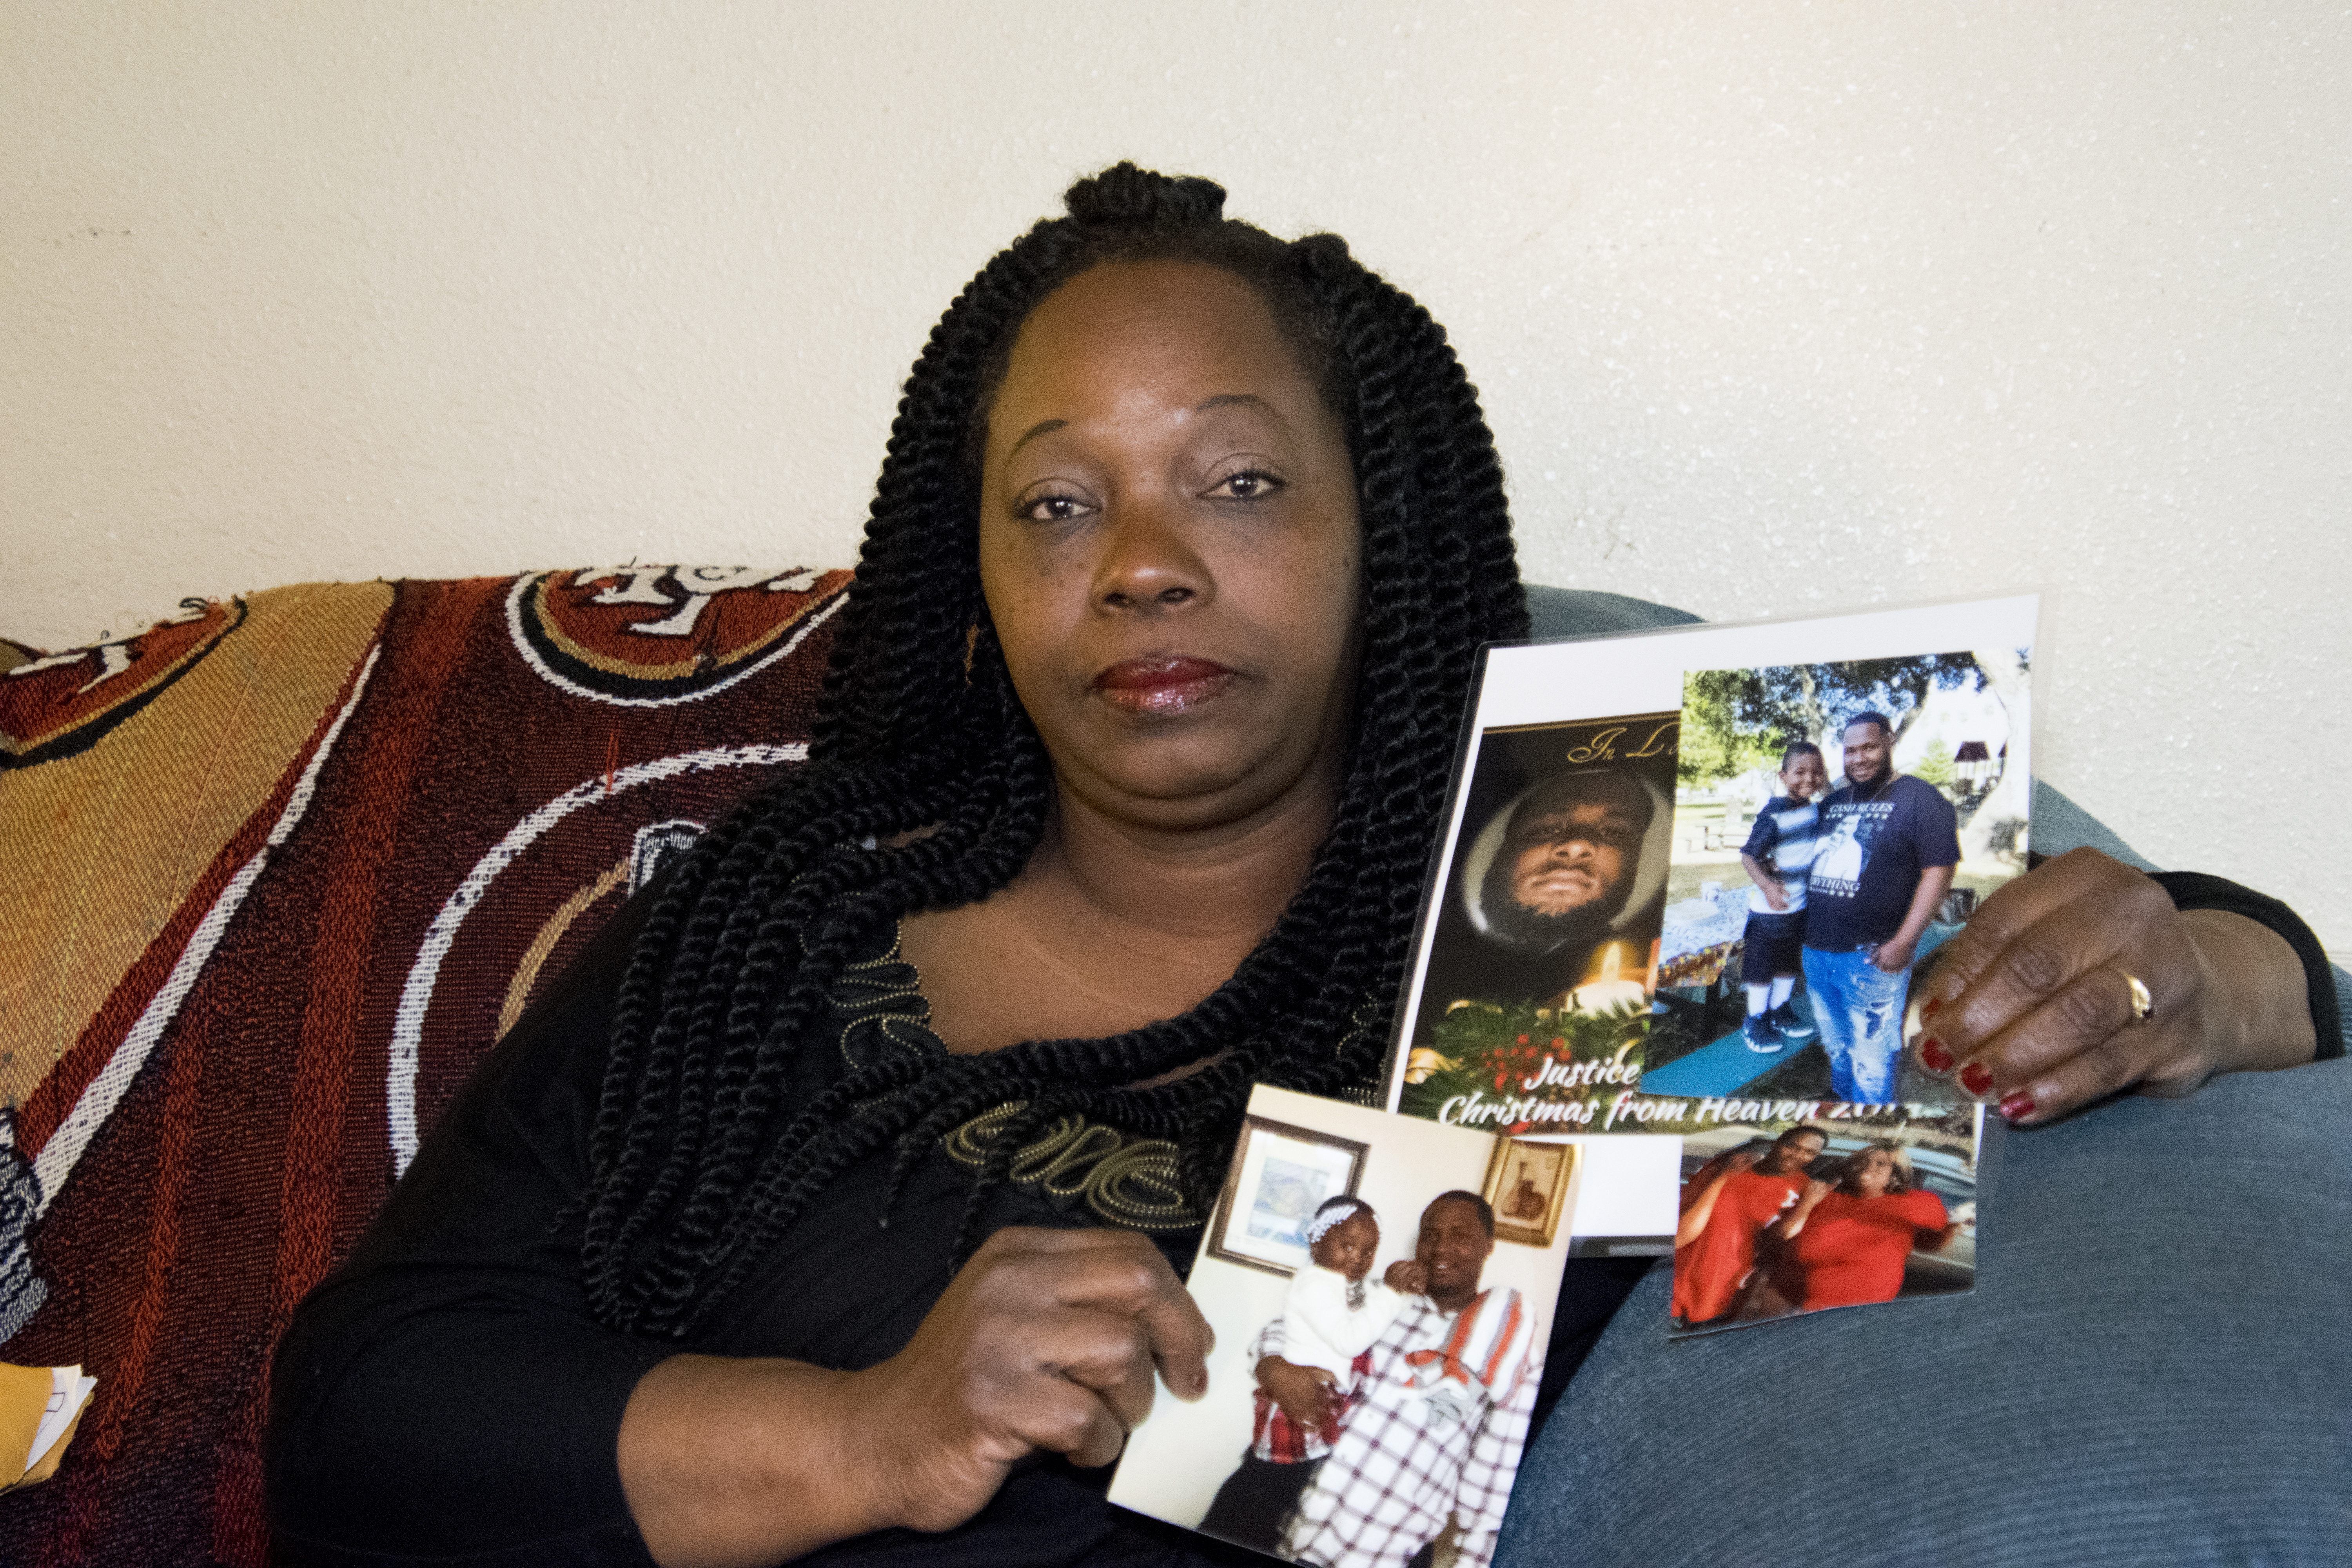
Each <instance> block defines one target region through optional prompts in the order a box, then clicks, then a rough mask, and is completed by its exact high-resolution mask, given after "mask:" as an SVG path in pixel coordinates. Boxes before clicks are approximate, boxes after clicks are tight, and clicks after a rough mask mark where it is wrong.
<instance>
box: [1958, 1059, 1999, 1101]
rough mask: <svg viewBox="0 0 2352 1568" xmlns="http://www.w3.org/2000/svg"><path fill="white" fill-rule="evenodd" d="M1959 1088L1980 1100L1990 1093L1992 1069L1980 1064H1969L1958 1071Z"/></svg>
mask: <svg viewBox="0 0 2352 1568" xmlns="http://www.w3.org/2000/svg"><path fill="white" fill-rule="evenodd" d="M1960 1087H1961V1088H1962V1089H1967V1090H1968V1091H1969V1093H1970V1094H1973V1095H1975V1096H1977V1097H1978V1098H1979V1099H1982V1098H1983V1097H1984V1096H1986V1095H1988V1094H1990V1093H1991V1092H1992V1068H1989V1067H1987V1066H1985V1065H1984V1063H1982V1062H1970V1063H1969V1065H1968V1066H1966V1067H1964V1068H1961V1069H1960Z"/></svg>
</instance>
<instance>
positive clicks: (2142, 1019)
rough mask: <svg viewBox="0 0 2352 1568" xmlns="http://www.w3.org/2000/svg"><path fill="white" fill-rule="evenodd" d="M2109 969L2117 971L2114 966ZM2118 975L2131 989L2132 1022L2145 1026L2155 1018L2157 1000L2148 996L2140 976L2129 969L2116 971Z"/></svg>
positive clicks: (2110, 965)
mask: <svg viewBox="0 0 2352 1568" xmlns="http://www.w3.org/2000/svg"><path fill="white" fill-rule="evenodd" d="M2107 967H2108V968H2110V969H2116V966H2115V965H2113V964H2109V965H2108V966H2107ZM2116 973H2117V974H2120V975H2122V976H2123V977H2124V984H2126V985H2128V986H2130V987H2131V1010H2132V1016H2131V1021H2132V1022H2133V1023H2134V1024H2145V1023H2147V1021H2148V1020H2149V1019H2150V1018H2153V1017H2155V1016H2156V998H2155V997H2153V996H2151V995H2149V994H2148V990H2147V986H2145V985H2143V984H2140V978H2139V976H2138V975H2137V974H2134V973H2131V972H2130V971H2129V970H2127V969H2116Z"/></svg>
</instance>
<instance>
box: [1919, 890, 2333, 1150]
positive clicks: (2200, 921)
mask: <svg viewBox="0 0 2352 1568" xmlns="http://www.w3.org/2000/svg"><path fill="white" fill-rule="evenodd" d="M2135 979H2137V981H2138V982H2139V984H2140V986H2141V987H2143V988H2144V992H2145V994H2144V995H2143V993H2142V991H2141V990H2139V989H2136V988H2135V987H2134V985H2133V984H2132V982H2133V981H2134V980H2135ZM2143 1014H2144V1016H2143ZM1920 1019H1921V1023H1922V1025H1923V1026H1924V1032H1923V1033H1922V1034H1921V1036H1920V1037H1919V1039H1918V1042H1917V1048H1918V1051H1919V1060H1920V1062H1921V1064H1922V1065H1923V1066H1925V1067H1927V1068H1928V1070H1930V1071H1941V1072H1956V1073H1957V1075H1958V1079H1959V1082H1960V1087H1961V1088H1963V1089H1967V1090H1968V1091H1969V1093H1970V1094H1972V1095H1974V1096H1976V1097H1977V1098H1978V1099H1979V1100H1989V1101H1996V1102H1998V1103H1999V1105H2000V1112H2001V1114H2002V1115H2003V1116H2006V1117H2007V1118H2009V1120H2010V1121H2012V1122H2016V1123H2019V1124H2021V1125H2024V1124H2031V1123H2033V1122H2039V1121H2049V1120H2051V1119H2052V1118H2053V1117H2057V1116H2062V1115H2063V1114H2065V1113H2066V1112H2067V1111H2070V1110H2076V1109H2077V1108H2079V1107H2081V1106H2084V1105H2087V1104H2089V1103H2090V1102H2091V1101H2093V1100H2099V1099H2102V1098H2104V1097H2105V1096H2107V1095H2110V1094H2114V1093H2116V1092H2117V1091H2118V1090H2121V1089H2139V1090H2140V1091H2141V1092H2143V1093H2148V1094H2169V1095H2180V1094H2187V1093H2189V1092H2190V1091H2191V1090H2193V1089H2196V1088H2197V1087H2198V1086H2199V1085H2200V1084H2202V1083H2203V1082H2204V1081H2205V1080H2206V1079H2209V1078H2210V1077H2212V1076H2213V1075H2214V1074H2215V1073H2217V1072H2231V1071H2236V1070H2239V1069H2242V1068H2278V1067H2292V1066H2294V1065H2295V1064H2296V1063H2299V1062H2306V1061H2309V1060H2310V1059H2311V1058H2312V1054H2313V1051H2314V1049H2315V1046H2316V1043H2317V1041H2316V1037H2315V1034H2314V1032H2313V1029H2312V1023H2311V1011H2310V1006H2309V1003H2308V1000H2307V998H2306V995H2305V987H2304V976H2303V965H2302V963H2301V962H2300V961H2299V960H2297V958H2296V957H2295V954H2294V949H2293V948H2291V947H2289V946H2288V945H2287V943H2286V942H2285V940H2284V938H2282V937H2280V936H2279V935H2278V934H2277V933H2276V932H2274V931H2270V930H2269V929H2268V928H2266V927H2264V926H2262V925H2258V924H2256V923H2255V922H2254V921H2250V920H2247V919H2246V918H2245V917H2244V916H2242V915H2234V914H2229V913H2226V912H2223V911H2220V910H2189V911H2186V912H2184V911H2181V910H2176V909H2174V908H2173V906H2172V900H2171V899H2170V898H2169V897H2168V896H2167V895H2166V893H2165V890H2164V889H2163V888H2161V887H2160V886H2158V884H2157V883H2155V882H2154V881H2151V880H2150V879H2148V878H2147V877H2146V876H2143V875H2142V874H2141V873H2139V872H2138V871H2136V870H2134V869H2132V868H2130V867H2128V866H2126V865H2124V864H2123V863H2122V862H2121V861H2118V860H2116V859H2113V858H2110V857H2108V856H2105V855H2103V854H2101V853H2100V852H2099V851H2097V850H2095V849H2087V848H2085V849H2076V850H2074V851H2071V852H2070V853H2068V854H2065V855H2062V856H2060V857H2058V858H2056V859H2054V860H2051V861H2048V862H2046V863H2045V864H2043V865H2042V867H2040V868H2038V869H2036V870H2034V871H2032V872H2030V873H2029V874H2027V875H2025V876H2022V877H2020V878H2018V879H2016V880H2015V881H2013V882H2011V883H2009V884H2008V885H2007V886H2005V887H2003V888H2001V889H2000V890H1999V891H1997V892H1995V893H1994V894H1993V895H1992V896H1991V897H1990V898H1989V899H1987V900H1985V901H1984V904H1983V905H1982V907H1980V908H1979V910H1977V911H1976V913H1975V914H1974V915H1973V916H1972V917H1970V919H1969V923H1968V925H1967V926H1966V928H1964V929H1963V930H1962V931H1961V932H1960V934H1959V935H1958V936H1957V937H1955V938H1953V939H1952V941H1951V942H1950V943H1949V944H1948V955H1946V956H1944V958H1943V962H1942V963H1940V964H1939V965H1938V967H1937V972H1936V973H1935V976H1934V977H1933V979H1932V980H1931V981H1930V982H1929V984H1928V989H1927V996H1926V997H1925V999H1924V1000H1923V1001H1922V1003H1921V1005H1920Z"/></svg>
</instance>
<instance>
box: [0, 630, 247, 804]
mask: <svg viewBox="0 0 2352 1568" xmlns="http://www.w3.org/2000/svg"><path fill="white" fill-rule="evenodd" d="M244 619H245V601H243V600H242V599H232V600H230V601H229V602H228V603H226V604H212V603H208V602H207V601H205V600H203V599H189V600H186V601H185V602H184V603H183V604H182V605H181V606H180V613H179V614H178V615H176V616H172V617H171V618H170V619H168V620H162V621H158V622H156V623H155V624H154V625H153V626H150V627H149V628H148V629H147V630H145V631H144V632H142V633H140V634H139V635H138V636H137V637H123V638H121V639H120V640H118V641H115V642H107V643H100V644H99V645H97V646H96V647H77V648H68V649H67V650H66V651H65V652H64V653H58V654H34V655H33V656H32V657H30V658H23V659H12V660H9V661H8V662H7V668H5V669H0V768H13V767H27V766H30V765H31V764H32V763H46V762H49V761H52V760H54V759H56V758H58V757H69V756H71V755H73V754H74V753H75V752H82V751H87V750H89V748H90V747H91V746H93V745H95V744H97V742H98V739H99V737H100V736H101V735H103V734H105V733H106V732H107V731H109V730H111V729H112V728H114V726H115V725H117V724H120V723H121V722H122V721H123V720H125V719H128V718H129V717H131V714H133V713H136V712H137V711H139V710H140V709H141V708H142V707H143V706H145V705H146V704H147V703H149V702H151V701H152V700H154V699H155V698H157V697H158V696H161V695H162V694H163V690H164V689H166V688H167V687H169V686H170V685H171V684H172V683H173V681H175V680H177V679H180V677H181V676H183V675H185V674H186V673H187V672H188V671H189V669H190V668H194V665H195V662H196V661H197V660H198V659H200V658H204V657H205V655H206V654H208V653H210V652H211V651H212V650H213V648H214V647H215V645H216V644H217V643H218V642H219V641H220V640H221V638H223V637H226V636H228V634H229V633H231V632H233V631H235V630H236V628H237V626H239V625H240V624H241V623H242V622H243V621H244ZM28 651H29V650H28Z"/></svg>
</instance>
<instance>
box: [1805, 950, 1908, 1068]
mask: <svg viewBox="0 0 2352 1568" xmlns="http://www.w3.org/2000/svg"><path fill="white" fill-rule="evenodd" d="M1805 989H1806V990H1808V991H1810V992H1811V993H1812V996H1813V1025H1814V1026H1815V1027H1817V1028H1818V1029H1820V1030H1821V1032H1822V1049H1823V1050H1824V1051H1827V1052H1828V1053H1829V1058H1830V1098H1831V1099H1832V1100H1854V1101H1856V1102H1858V1103H1861V1104H1864V1105H1885V1104H1887V1103H1889V1102H1891V1101H1892V1100H1894V1099H1895V1061H1896V1059H1897V1058H1900V1057H1901V1056H1902V1055H1903V999H1904V997H1905V996H1906V994H1908V993H1909V991H1910V989H1911V966H1910V965H1909V964H1907V963H1906V964H1905V965H1904V966H1903V967H1902V968H1901V969H1898V970H1896V971H1895V973H1892V974H1889V973H1887V972H1886V971H1885V970H1883V969H1881V968H1879V967H1878V965H1876V964H1875V963H1872V962H1871V961H1870V958H1869V956H1868V955H1867V954H1865V953H1863V952H1822V951H1820V950H1819V949H1817V948H1811V947H1809V948H1807V949H1805Z"/></svg>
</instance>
